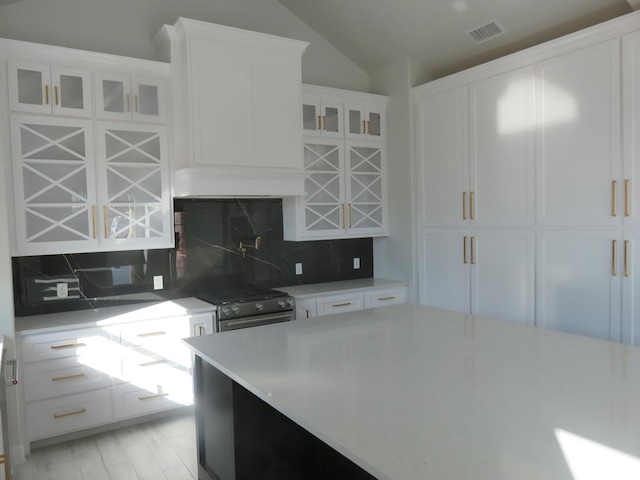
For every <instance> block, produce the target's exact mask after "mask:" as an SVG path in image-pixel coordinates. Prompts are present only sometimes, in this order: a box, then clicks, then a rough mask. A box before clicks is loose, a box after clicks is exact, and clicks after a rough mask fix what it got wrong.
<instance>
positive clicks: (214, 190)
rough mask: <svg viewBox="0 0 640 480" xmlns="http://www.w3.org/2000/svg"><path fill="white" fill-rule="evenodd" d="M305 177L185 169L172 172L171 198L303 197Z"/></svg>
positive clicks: (278, 172) (269, 171) (296, 172)
mask: <svg viewBox="0 0 640 480" xmlns="http://www.w3.org/2000/svg"><path fill="white" fill-rule="evenodd" d="M307 175H308V174H307V173H305V172H302V171H299V170H286V169H278V170H276V169H259V168H252V169H249V170H247V169H232V168H220V167H216V168H210V167H209V168H207V167H201V168H198V167H188V168H181V169H178V170H176V171H175V172H174V176H173V196H174V197H295V196H304V195H305V188H304V181H305V179H306V178H307Z"/></svg>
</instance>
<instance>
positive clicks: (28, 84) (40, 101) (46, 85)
mask: <svg viewBox="0 0 640 480" xmlns="http://www.w3.org/2000/svg"><path fill="white" fill-rule="evenodd" d="M8 72H9V105H10V107H11V110H14V111H20V112H30V113H51V94H52V92H51V88H50V84H51V68H50V67H49V65H40V64H36V63H25V62H13V61H9V62H8Z"/></svg>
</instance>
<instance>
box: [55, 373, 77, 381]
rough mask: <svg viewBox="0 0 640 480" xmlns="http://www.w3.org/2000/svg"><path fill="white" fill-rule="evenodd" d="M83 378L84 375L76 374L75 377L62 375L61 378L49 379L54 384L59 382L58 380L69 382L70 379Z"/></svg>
mask: <svg viewBox="0 0 640 480" xmlns="http://www.w3.org/2000/svg"><path fill="white" fill-rule="evenodd" d="M82 377H84V373H76V374H75V375H64V376H62V377H51V380H53V381H54V382H59V381H60V380H71V379H72V378H82Z"/></svg>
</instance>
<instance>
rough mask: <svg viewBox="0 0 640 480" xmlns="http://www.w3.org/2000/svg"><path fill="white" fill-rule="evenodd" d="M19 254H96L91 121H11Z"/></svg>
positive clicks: (27, 117) (23, 117) (16, 118)
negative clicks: (82, 252) (94, 251)
mask: <svg viewBox="0 0 640 480" xmlns="http://www.w3.org/2000/svg"><path fill="white" fill-rule="evenodd" d="M11 136H12V141H11V145H12V153H13V166H14V169H13V170H14V196H15V204H16V227H17V228H16V230H17V231H16V240H17V244H16V250H17V252H18V254H51V253H69V252H74V251H83V250H84V251H87V250H91V249H95V247H96V244H97V231H96V197H95V189H94V188H93V185H94V183H93V179H94V165H93V148H92V146H93V133H92V122H91V121H90V120H72V119H61V118H53V117H43V116H33V115H13V116H12V117H11Z"/></svg>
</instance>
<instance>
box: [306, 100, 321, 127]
mask: <svg viewBox="0 0 640 480" xmlns="http://www.w3.org/2000/svg"><path fill="white" fill-rule="evenodd" d="M302 130H303V133H304V134H305V135H320V134H321V132H322V115H321V114H320V102H315V101H314V100H312V99H304V101H303V102H302Z"/></svg>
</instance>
